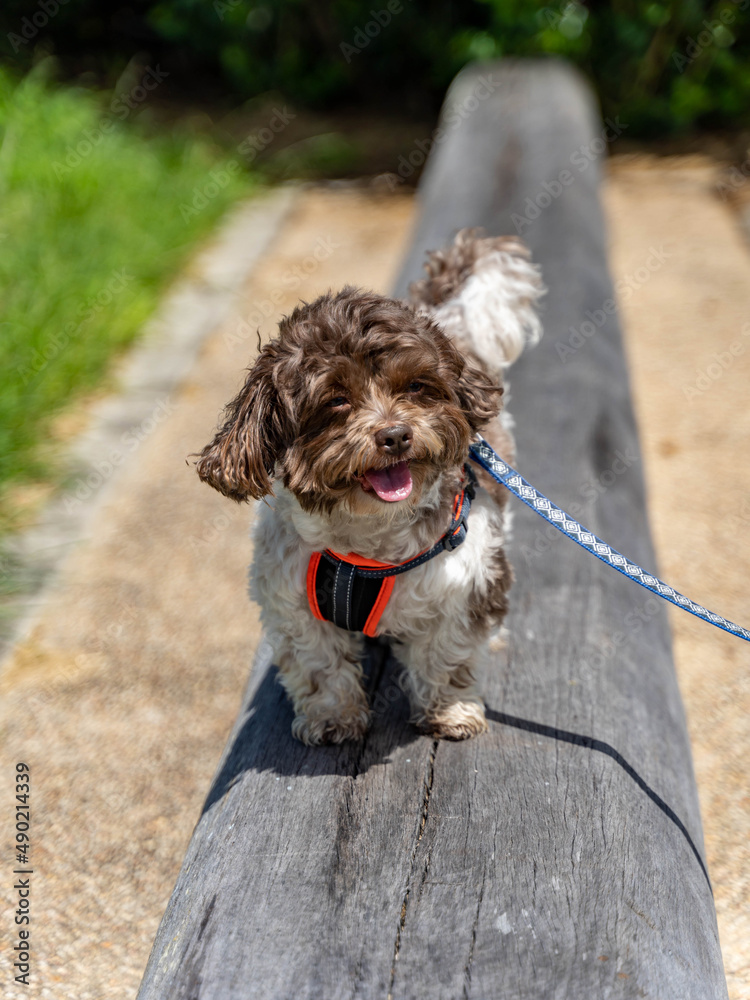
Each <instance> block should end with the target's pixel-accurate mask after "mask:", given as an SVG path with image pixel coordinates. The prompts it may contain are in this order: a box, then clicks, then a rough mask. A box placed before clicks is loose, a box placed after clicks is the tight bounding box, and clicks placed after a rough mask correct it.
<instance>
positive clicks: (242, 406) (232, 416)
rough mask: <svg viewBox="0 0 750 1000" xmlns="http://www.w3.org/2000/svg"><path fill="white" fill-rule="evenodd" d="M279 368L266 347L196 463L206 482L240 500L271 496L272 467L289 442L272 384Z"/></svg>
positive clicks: (280, 405)
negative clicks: (276, 367)
mask: <svg viewBox="0 0 750 1000" xmlns="http://www.w3.org/2000/svg"><path fill="white" fill-rule="evenodd" d="M275 364H276V358H275V355H274V352H273V349H272V348H271V347H270V346H267V347H265V348H264V349H263V351H261V354H260V355H259V357H258V359H257V360H256V362H255V364H254V365H253V366H252V367H251V368H250V371H249V372H248V376H247V378H246V379H245V384H244V386H243V387H242V389H241V390H240V391H239V393H238V394H237V395H236V396H235V398H234V399H233V400H232V401H231V403H229V404H228V406H227V408H226V410H225V411H224V421H223V423H222V425H221V427H220V428H219V430H218V431H217V432H216V434H215V436H214V439H213V441H211V443H210V444H207V445H206V447H205V448H204V449H203V451H202V452H201V453H200V456H199V458H198V461H197V463H196V467H197V471H198V475H199V476H200V478H201V479H202V480H203V482H204V483H208V484H209V486H213V488H214V489H215V490H218V491H219V492H220V493H223V494H224V496H227V497H230V498H231V499H232V500H237V501H238V502H241V501H242V500H249V499H250V498H252V499H254V500H260V499H261V498H262V497H264V496H266V494H268V493H271V492H273V487H272V481H273V472H274V466H275V464H276V461H277V460H278V459H279V458H280V457H281V456H282V454H283V452H284V447H285V443H286V441H287V440H288V422H289V421H288V416H287V413H286V409H285V407H284V406H283V404H282V402H281V400H280V398H279V394H278V392H277V391H276V387H275V385H274V378H273V373H274V367H275Z"/></svg>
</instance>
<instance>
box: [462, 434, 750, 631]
mask: <svg viewBox="0 0 750 1000" xmlns="http://www.w3.org/2000/svg"><path fill="white" fill-rule="evenodd" d="M469 454H470V456H471V458H472V459H473V460H474V461H475V462H477V464H478V465H481V466H482V468H483V469H485V470H486V471H487V472H488V473H489V474H490V475H491V476H492V478H493V479H494V480H496V482H498V483H502V485H503V486H505V487H506V488H507V489H508V490H510V492H511V493H513V495H514V496H517V497H518V499H519V500H522V501H523V502H524V503H525V504H526V505H527V506H528V507H531V509H532V510H534V511H536V513H537V514H539V515H540V516H541V517H543V518H544V520H545V521H548V522H549V523H550V524H551V525H553V527H555V528H557V530H558V531H561V532H562V533H563V534H564V535H567V536H568V538H571V539H572V540H573V541H574V542H577V543H578V545H580V546H581V548H583V549H585V550H586V551H587V552H590V553H591V554H592V555H593V556H596V558H597V559H600V560H601V561H602V562H603V563H606V565H607V566H611V567H612V569H616V570H617V572H618V573H622V575H623V576H626V577H627V578H628V579H629V580H633V581H634V582H635V583H638V584H640V586H641V587H645V589H646V590H650V591H651V593H652V594H656V596H657V597H663V598H664V600H665V601H669V602H670V604H674V605H675V607H678V608H682V609H683V611H689V612H690V614H691V615H695V616H696V617H697V618H702V619H703V621H706V622H709V624H711V625H716V627H717V628H720V629H723V630H724V631H725V632H730V633H731V634H732V635H736V636H737V637H738V638H739V639H745V640H746V641H748V642H750V629H746V628H742V626H741V625H736V624H735V623H734V622H730V621H729V620H728V619H726V618H722V617H721V615H717V614H714V612H713V611H709V610H708V609H707V608H704V607H702V606H701V605H700V604H696V603H695V601H691V600H690V598H689V597H685V595H684V594H681V593H680V592H679V591H677V590H675V589H674V587H670V586H669V585H668V584H666V583H664V582H663V581H662V580H660V579H659V578H658V577H656V576H654V575H653V574H651V573H647V572H646V570H645V569H643V568H642V567H641V566H638V564H637V563H634V562H631V561H630V560H629V559H626V557H625V556H624V555H622V554H621V553H620V552H618V551H617V549H613V548H612V546H611V545H607V543H606V542H603V541H602V540H601V538H598V537H597V536H596V535H595V534H594V533H593V532H592V531H589V530H588V529H587V528H584V527H583V525H582V524H579V523H578V521H576V520H575V518H573V517H570V516H569V515H568V514H566V513H565V511H563V510H560V508H559V507H557V506H555V504H553V503H552V501H551V500H548V499H547V497H546V496H545V495H544V494H543V493H540V492H539V490H537V489H535V488H534V487H533V486H532V485H531V483H528V482H527V481H526V480H525V479H524V478H523V476H522V475H520V473H518V472H516V470H515V469H513V468H511V466H509V465H508V463H507V462H505V461H503V459H502V458H500V456H499V455H498V454H497V452H495V451H493V449H492V448H491V447H490V446H489V445H488V444H487V442H486V441H485V440H484V438H482V437H478V440H477V441H475V442H474V444H472V445H471V446H470V448H469Z"/></svg>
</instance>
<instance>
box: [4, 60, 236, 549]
mask: <svg viewBox="0 0 750 1000" xmlns="http://www.w3.org/2000/svg"><path fill="white" fill-rule="evenodd" d="M108 106H109V101H107V103H106V104H104V103H103V102H102V97H101V95H98V96H97V95H95V94H92V93H91V92H89V91H85V90H80V89H73V88H54V87H52V86H50V85H48V84H47V83H46V82H45V80H44V79H43V76H42V74H40V73H39V71H36V72H35V73H32V74H31V75H30V76H28V77H26V78H25V79H24V80H22V81H20V82H16V81H12V80H11V79H10V78H9V77H8V76H6V75H5V74H4V73H3V72H2V70H0V533H2V531H3V530H7V529H8V528H9V527H12V526H14V524H16V523H17V514H18V508H17V504H16V503H15V502H14V500H13V497H17V496H19V495H20V494H21V492H22V491H21V490H19V489H18V487H25V486H28V485H29V484H30V483H39V482H47V483H49V482H55V481H57V480H59V477H60V475H61V472H60V467H59V461H57V460H56V457H55V449H54V448H52V447H50V443H49V441H50V428H51V427H52V425H53V422H54V420H55V418H56V417H57V416H58V415H59V414H60V413H61V411H63V410H64V409H65V408H67V407H70V406H72V405H74V404H75V402H76V400H77V399H80V397H81V396H82V395H83V394H85V393H87V392H90V391H92V390H93V389H95V388H96V387H97V386H98V385H100V384H101V383H102V380H103V379H106V376H107V372H108V370H109V368H110V366H111V361H112V358H113V356H114V355H115V354H117V352H119V351H121V350H122V349H123V348H125V347H126V346H127V345H128V344H130V343H131V342H132V341H133V340H134V339H135V338H136V337H137V336H138V333H139V331H140V329H141V327H142V325H143V323H144V321H145V320H146V319H147V318H148V316H149V314H150V313H151V312H152V311H153V310H154V307H155V306H156V304H157V302H158V300H159V297H160V295H161V294H162V293H163V291H164V289H165V287H166V286H167V285H168V283H169V281H170V279H172V278H173V277H174V275H175V274H176V272H177V271H178V270H179V268H180V266H181V265H183V264H184V263H185V261H186V259H187V258H188V257H189V256H190V254H191V251H193V250H194V249H195V247H196V245H197V244H198V242H199V241H200V240H201V238H202V237H204V236H206V234H207V233H208V232H209V231H210V230H211V229H212V227H214V226H215V224H216V222H217V219H218V218H219V216H220V215H221V214H222V213H223V212H224V211H225V210H226V208H227V206H228V205H230V204H231V203H232V202H233V201H235V200H236V199H237V198H238V197H240V196H242V195H245V194H247V193H248V192H249V191H250V190H251V189H252V188H253V186H254V183H255V182H254V181H253V179H252V178H250V177H249V176H248V175H247V174H243V173H240V172H239V171H235V172H233V173H229V172H227V171H226V170H222V165H223V164H222V153H221V151H220V150H217V149H216V148H214V147H212V146H209V145H208V144H206V143H205V142H199V141H196V140H195V139H191V138H190V137H188V136H187V135H185V134H168V135H159V136H157V137H151V138H148V137H146V135H145V134H144V133H143V131H142V130H140V129H139V128H137V127H136V126H134V125H132V124H131V123H128V122H124V123H123V122H120V121H119V120H117V119H116V118H112V117H110V118H109V119H108V120H109V121H110V122H111V128H109V129H108V131H107V132H106V133H104V132H102V130H101V129H100V122H101V120H102V118H103V117H104V112H105V110H107V108H108ZM87 130H88V134H87ZM92 140H93V141H92ZM212 171H213V172H214V178H213V179H214V180H215V179H216V178H217V176H218V178H219V179H220V180H221V181H226V184H225V185H224V186H220V185H219V184H214V183H213V181H212V176H211V174H212ZM217 172H218V173H217ZM196 189H197V190H198V192H200V193H201V195H202V197H199V198H198V200H197V201H194V199H195V196H196ZM214 192H216V193H214ZM206 194H208V195H210V197H206ZM193 204H196V205H199V206H201V207H200V208H198V210H194V209H192V207H191V206H192V205H193ZM186 206H187V209H186ZM59 450H60V449H59V448H58V449H57V451H59Z"/></svg>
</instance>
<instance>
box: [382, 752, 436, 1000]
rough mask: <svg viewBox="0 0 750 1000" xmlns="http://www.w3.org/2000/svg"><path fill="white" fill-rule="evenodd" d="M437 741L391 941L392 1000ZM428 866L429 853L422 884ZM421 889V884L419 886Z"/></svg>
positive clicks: (429, 764) (425, 784) (432, 775)
mask: <svg viewBox="0 0 750 1000" xmlns="http://www.w3.org/2000/svg"><path fill="white" fill-rule="evenodd" d="M437 748H438V741H437V740H433V743H432V747H431V748H430V759H429V761H428V764H427V773H426V774H425V777H424V784H423V785H422V805H421V809H420V817H419V830H418V831H417V839H416V841H415V843H414V849H413V850H412V852H411V860H410V865H409V875H408V876H407V879H406V890H405V892H404V897H403V899H402V901H401V912H400V914H399V920H398V926H397V928H396V940H395V941H394V943H393V961H392V962H391V977H390V981H389V983H388V1000H393V983H394V980H395V978H396V963H397V962H398V953H399V951H400V949H401V935H402V933H403V930H404V926H405V925H406V911H407V907H408V905H409V895H410V893H411V886H412V881H413V877H414V868H415V864H416V860H417V852H418V851H419V845H420V843H421V842H422V835H423V834H424V828H425V825H426V824H427V813H428V812H429V808H430V795H431V793H432V783H433V781H434V780H435V756H436V754H437ZM427 866H429V855H428V857H427V862H426V867H425V871H424V873H423V878H422V884H424V879H425V878H426V877H427V871H426V868H427ZM420 889H421V886H420Z"/></svg>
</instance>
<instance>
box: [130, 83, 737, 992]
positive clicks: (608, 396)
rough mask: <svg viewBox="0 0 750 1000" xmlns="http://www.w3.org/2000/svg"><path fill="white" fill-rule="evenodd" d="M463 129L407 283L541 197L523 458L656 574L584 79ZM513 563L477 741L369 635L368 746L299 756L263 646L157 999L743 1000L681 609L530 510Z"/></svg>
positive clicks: (499, 91)
mask: <svg viewBox="0 0 750 1000" xmlns="http://www.w3.org/2000/svg"><path fill="white" fill-rule="evenodd" d="M442 124H443V129H444V131H443V135H442V138H441V139H440V141H438V142H436V143H435V144H434V146H433V151H432V155H431V157H430V161H429V163H428V166H427V169H426V172H425V175H424V178H423V181H422V185H421V189H420V197H421V201H422V205H421V216H420V223H419V225H418V228H417V231H416V233H415V236H414V241H413V246H412V248H411V250H410V251H409V254H408V256H407V259H406V262H405V264H404V267H403V271H402V277H401V281H400V286H399V289H398V291H399V292H400V293H402V292H403V291H404V289H405V287H406V284H407V283H408V281H409V280H412V279H413V278H415V277H417V276H418V275H419V271H420V267H421V261H422V259H423V255H424V251H425V250H426V249H428V248H431V249H432V248H436V247H438V246H440V245H442V244H443V243H445V242H446V241H447V240H448V239H450V238H451V237H452V235H453V233H454V232H455V231H456V230H457V229H458V228H461V227H463V226H467V225H482V226H484V227H485V228H486V229H487V231H488V232H489V233H491V234H499V233H505V232H515V231H516V228H517V227H516V226H515V225H514V219H513V218H512V216H513V215H515V216H516V217H518V216H519V215H520V214H522V213H524V211H525V206H526V208H528V202H527V199H531V202H532V203H533V204H535V205H536V206H537V207H539V205H540V204H541V205H543V206H544V207H542V208H540V210H539V212H538V215H537V216H536V217H535V219H534V220H533V221H532V222H531V223H530V224H528V225H521V229H522V235H523V237H524V238H525V239H526V241H527V242H528V243H529V245H530V246H531V247H532V250H533V252H534V256H535V258H536V259H537V260H538V261H539V262H540V263H541V264H542V266H543V270H544V277H545V281H546V283H547V285H548V287H549V295H548V297H547V299H546V308H545V316H544V320H545V331H546V332H545V337H544V340H543V342H542V343H541V344H540V345H539V347H537V348H536V349H534V350H533V351H530V352H528V353H527V354H526V355H525V356H524V357H523V358H522V359H521V361H520V362H519V363H518V365H517V366H516V367H514V369H513V373H512V380H511V383H512V384H511V394H510V396H511V403H510V408H511V410H512V412H513V414H514V417H515V418H516V422H517V438H518V444H519V454H520V459H519V464H520V467H521V470H522V472H523V473H524V475H525V476H526V477H527V478H528V479H530V480H531V481H532V482H533V483H534V484H535V485H537V486H538V487H539V488H540V489H541V490H543V491H544V492H545V493H547V494H548V495H550V496H551V497H552V498H553V499H555V501H556V502H557V503H559V504H560V505H561V506H563V507H567V508H572V509H571V513H573V514H576V513H577V515H578V517H579V519H580V520H582V521H583V523H585V524H586V525H587V526H588V527H590V528H591V529H592V530H594V531H595V532H596V533H597V534H599V535H600V536H602V537H604V538H605V539H606V540H607V541H610V542H611V543H612V544H614V545H615V546H616V547H617V548H619V549H620V550H621V551H623V552H625V553H626V554H627V555H628V556H629V557H631V558H632V559H634V560H635V561H637V562H639V563H641V564H642V565H644V566H646V567H652V568H653V569H655V570H656V569H657V567H656V566H655V565H654V556H653V550H652V547H651V542H650V537H649V529H648V522H647V517H646V511H645V497H644V485H643V477H642V472H641V465H640V454H639V451H638V441H637V432H636V428H635V425H634V420H633V413H632V407H631V403H630V395H629V388H628V375H627V368H626V363H625V360H624V356H623V350H622V344H621V337H620V330H619V326H618V321H617V317H616V315H613V314H609V313H607V312H605V309H606V306H605V303H606V302H607V300H608V299H610V298H612V296H613V291H612V286H611V280H610V277H609V273H608V269H607V263H606V244H605V234H604V225H603V220H602V215H601V209H600V206H599V200H598V179H599V171H598V166H597V156H596V153H595V150H596V149H598V148H599V147H598V144H597V143H596V139H597V137H598V136H600V134H601V128H602V126H601V124H600V123H599V121H598V119H597V116H596V113H595V111H594V109H593V108H592V106H591V102H590V99H589V97H588V92H587V90H586V89H585V87H584V86H583V85H582V84H581V83H580V81H579V80H578V79H577V78H576V77H575V76H574V75H573V74H572V72H571V71H569V70H568V69H567V68H565V67H564V66H561V65H558V64H555V63H545V64H535V63H532V64H499V65H498V64H491V65H488V66H485V67H481V68H473V69H470V70H469V71H467V72H465V73H464V74H462V75H461V76H460V77H459V78H458V79H457V81H456V82H455V83H454V86H453V88H452V90H451V93H450V94H449V96H448V99H447V101H446V108H445V109H444V117H443V123H442ZM589 152H590V153H592V154H593V158H589V157H588V153H589ZM585 161H587V166H585V167H581V166H578V164H579V163H581V162H585ZM563 171H567V173H568V174H569V175H570V176H571V178H572V180H571V182H570V183H562V181H560V177H561V174H562V172H563ZM566 176H567V175H566ZM556 181H558V182H559V184H558V186H559V189H560V191H559V194H553V192H556V191H557V190H558V187H556V186H555V182H556ZM545 185H546V186H545ZM545 193H546V194H547V195H548V197H547V198H545V197H544V196H543V195H544V194H545ZM531 214H534V213H533V210H532V211H531V212H529V215H531ZM515 221H516V222H517V221H518V218H516V220H515ZM599 312H601V317H600V315H599ZM589 314H590V315H591V316H592V317H593V318H589ZM587 320H588V322H589V323H591V324H592V325H593V326H594V328H595V329H594V331H593V333H592V335H590V336H587V335H585V334H582V335H581V336H579V337H577V338H575V337H574V338H573V339H574V340H575V342H576V343H577V342H578V341H579V340H580V341H581V343H582V346H580V347H579V348H577V349H576V350H575V351H574V353H573V355H572V356H571V355H567V354H566V356H565V361H564V362H563V360H562V359H561V357H560V353H559V351H558V350H557V347H556V345H557V344H558V343H563V344H566V343H568V342H569V341H570V339H571V337H572V336H573V333H574V332H575V331H580V330H581V325H582V323H584V322H586V321H587ZM600 320H601V321H600ZM586 329H588V327H586ZM576 505H578V506H577V507H576ZM551 534H552V529H550V535H551ZM511 558H512V561H513V563H514V566H515V568H516V576H517V582H516V584H515V587H514V589H513V592H512V611H511V614H510V617H509V622H508V625H509V639H508V644H507V649H506V650H505V652H504V653H502V654H498V656H497V661H496V663H495V664H494V665H493V667H492V669H491V670H490V672H489V676H488V677H487V679H486V702H487V706H488V716H489V719H490V732H489V733H488V734H487V735H486V736H483V737H481V738H479V739H475V740H471V741H468V742H465V743H459V744H451V743H445V742H441V743H435V742H434V741H432V740H430V739H427V738H425V737H420V736H418V735H417V734H416V732H415V731H414V730H413V729H412V728H411V727H410V725H409V723H408V719H407V707H406V703H405V700H404V698H403V695H402V693H401V690H400V687H399V685H398V674H397V667H396V665H395V664H394V663H393V662H392V661H391V660H390V658H389V656H388V654H387V651H386V650H384V649H383V648H382V647H373V651H372V656H371V662H370V667H369V672H370V683H371V687H372V692H373V701H374V706H375V720H374V724H373V727H372V730H371V732H370V734H369V735H368V737H367V739H366V741H365V742H364V744H363V745H362V746H345V747H343V748H328V749H322V750H321V749H309V748H305V747H303V746H302V745H300V744H297V743H295V742H294V741H293V740H292V739H291V737H290V735H289V726H290V723H291V710H290V708H289V705H288V704H287V702H286V700H285V699H284V697H283V695H282V692H281V688H280V687H279V685H278V683H276V680H275V676H274V670H273V668H269V667H268V660H267V653H266V652H265V651H264V650H261V651H260V652H259V661H258V663H257V664H256V667H255V669H254V671H253V675H252V677H251V682H250V686H249V689H248V693H247V697H246V701H245V704H246V708H245V709H244V710H243V713H242V714H241V716H240V718H239V719H238V721H237V725H236V727H235V730H234V732H233V733H232V736H231V737H230V740H229V743H228V746H227V749H226V752H225V755H224V760H223V761H222V763H221V766H220V768H219V771H218V773H217V776H216V779H215V781H214V784H213V787H212V789H211V790H210V793H209V795H208V799H207V802H206V807H205V810H204V813H203V815H202V817H201V819H200V822H199V823H198V825H197V827H196V830H195V833H194V836H193V839H192V841H191V844H190V847H189V849H188V852H187V856H186V858H185V862H184V865H183V868H182V871H181V873H180V876H179V879H178V882H177V886H176V888H175V891H174V893H173V896H172V899H171V901H170V904H169V906H168V909H167V912H166V914H165V916H164V919H163V921H162V924H161V927H160V929H159V933H158V935H157V938H156V942H155V944H154V950H153V953H152V956H151V960H150V962H149V966H148V969H147V971H146V974H145V977H144V980H143V984H142V987H141V991H140V993H139V997H140V1000H157V998H158V1000H168V998H181V1000H183V998H185V1000H198V998H200V1000H208V998H210V1000H219V998H221V1000H235V998H237V1000H239V998H256V997H257V998H263V1000H282V998H284V1000H286V998H295V1000H306V998H310V1000H312V998H315V1000H318V998H322V997H325V998H326V1000H334V998H345V997H346V998H360V1000H369V998H382V1000H386V998H389V997H390V998H393V1000H406V998H414V1000H417V998H419V1000H423V998H428V997H429V998H430V1000H442V998H445V1000H454V998H461V997H467V998H469V997H472V998H476V1000H489V998H495V997H497V998H500V997H503V998H513V1000H540V998H544V1000H553V998H554V1000H558V998H559V1000H563V998H566V1000H567V998H575V1000H605V998H630V997H652V998H656V1000H693V998H694V1000H707V998H724V997H726V995H727V994H726V984H725V981H724V975H723V969H722V962H721V954H720V951H719V944H718V937H717V931H716V917H715V913H714V907H713V899H712V896H711V891H710V887H709V884H708V881H707V878H706V875H705V872H704V869H703V867H702V864H701V862H700V856H702V851H703V847H702V834H701V827H700V817H699V813H698V805H697V796H696V791H695V784H694V779H693V774H692V765H691V760H690V748H689V745H688V740H687V736H686V730H685V722H684V717H683V710H682V705H681V702H680V697H679V692H678V690H677V685H676V681H675V676H674V669H673V665H672V657H671V648H670V638H669V631H668V627H667V622H666V615H665V612H664V609H663V608H662V607H659V606H658V602H657V601H656V599H654V598H649V597H648V595H646V594H645V592H642V591H640V590H639V589H638V588H637V587H635V586H633V585H631V584H629V583H628V581H626V580H624V579H622V578H621V577H619V576H618V575H617V574H615V573H613V572H612V571H611V570H609V569H607V568H606V567H604V566H603V565H602V564H601V563H599V562H598V561H597V560H594V559H592V558H590V556H587V555H586V553H584V552H583V551H582V550H580V549H578V548H577V547H576V546H575V545H573V543H571V542H569V541H567V540H566V539H564V538H562V537H561V536H558V537H554V538H552V537H549V536H548V535H547V531H546V526H545V525H544V522H542V521H541V519H539V518H535V516H534V514H533V513H532V512H530V511H527V510H526V509H525V508H522V507H521V505H520V504H515V529H514V541H513V545H512V549H511ZM706 627H708V626H706ZM696 852H697V854H696Z"/></svg>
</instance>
